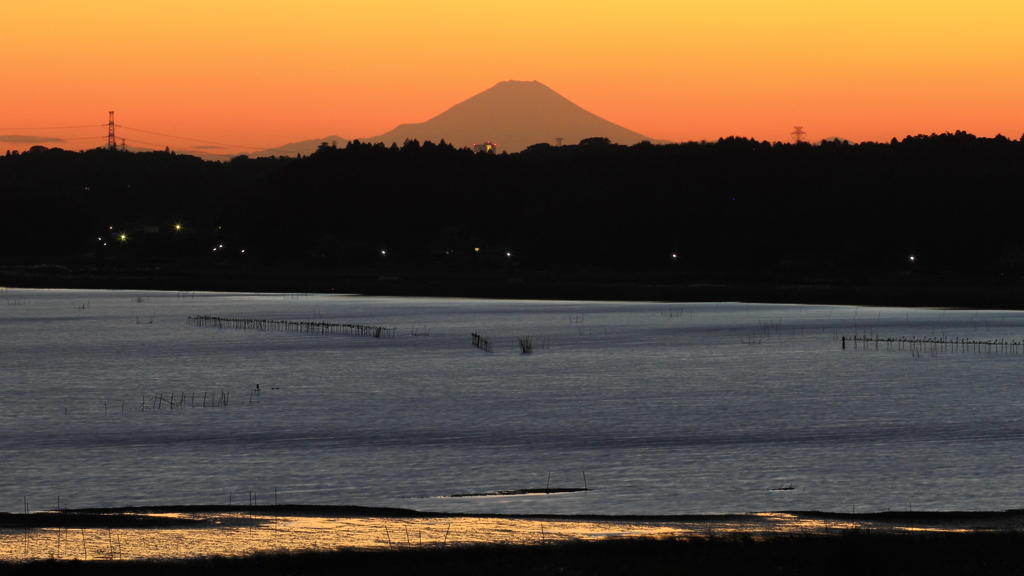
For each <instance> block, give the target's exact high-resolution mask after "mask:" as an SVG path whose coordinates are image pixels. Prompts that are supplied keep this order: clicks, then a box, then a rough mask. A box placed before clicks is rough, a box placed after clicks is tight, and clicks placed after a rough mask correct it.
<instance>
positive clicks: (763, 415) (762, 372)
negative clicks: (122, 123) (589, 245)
mask: <svg viewBox="0 0 1024 576" xmlns="http://www.w3.org/2000/svg"><path fill="white" fill-rule="evenodd" d="M202 315H205V316H215V317H222V318H235V319H254V320H255V319H258V320H268V321H271V320H275V321H296V322H322V323H334V324H353V325H370V326H383V327H387V328H395V330H394V333H393V336H392V337H379V338H378V337H372V336H358V335H348V334H319V333H317V334H311V333H302V332H282V331H271V330H266V331H264V330H252V329H248V330H243V329H231V328H215V327H206V326H196V325H193V324H190V323H189V322H188V319H189V318H190V317H195V316H202ZM473 333H478V334H480V335H481V336H482V337H483V338H486V339H487V340H488V341H489V342H490V343H491V345H492V346H493V350H492V351H491V352H485V351H484V350H482V349H480V348H478V347H475V346H474V345H473V342H472V334H473ZM854 334H859V335H861V336H868V337H874V336H881V337H886V338H890V337H891V338H917V339H936V338H945V339H947V340H956V339H968V340H971V341H997V340H998V341H1004V340H1005V341H1007V342H1009V341H1016V342H1018V343H1019V342H1020V341H1021V340H1022V339H1024V313H1021V312H1011V311H988V310H935V309H905V308H873V307H854V306H801V305H764V304H745V303H699V304H667V303H620V302H616V303H603V302H552V301H494V300H467V299H437V298H429V299H428V298H380V297H361V296H344V295H300V294H291V295H281V294H274V295H269V294H265V295H261V294H217V293H192V292H189V293H175V292H145V291H130V292H118V291H85V290H22V289H2V290H0V511H7V512H20V511H22V510H23V509H24V508H25V506H26V505H27V506H28V508H29V509H30V510H45V509H53V508H55V507H56V506H57V500H58V497H59V498H60V503H61V506H64V505H67V506H69V507H71V508H83V507H94V506H140V505H157V504H161V505H173V504H227V503H228V502H229V501H230V502H231V503H234V504H239V503H241V504H246V503H248V502H249V501H250V498H251V497H252V496H251V495H252V494H253V493H255V498H256V501H257V502H258V503H259V504H272V503H273V502H274V499H275V497H276V498H277V501H278V502H280V503H289V504H339V505H340V504H356V505H370V506H396V507H404V508H414V509H418V510H427V511H455V512H471V513H541V514H542V513H559V514H690V513H729V512H754V511H769V510H826V511H853V510H856V511H857V512H871V511H884V510H888V509H893V510H906V509H909V508H913V509H914V510H1003V509H1008V508H1014V507H1020V505H1021V495H1022V494H1021V493H1022V488H1024V482H1022V480H1024V462H1022V458H1021V455H1022V452H1024V449H1022V440H1024V422H1022V414H1024V383H1022V373H1024V371H1022V368H1024V354H1022V353H1021V347H1020V346H989V345H986V346H981V345H976V344H969V345H964V344H956V345H944V346H936V345H932V344H922V345H915V346H913V347H911V346H910V345H905V344H889V343H886V342H882V343H875V342H867V343H864V342H858V343H857V349H854V348H853V342H852V341H848V342H847V343H846V348H845V349H843V343H842V340H841V338H842V337H843V336H846V337H847V338H851V337H852V336H853V335H854ZM527 336H529V337H530V339H531V341H532V347H533V349H532V353H530V354H523V353H521V348H520V345H519V341H518V338H521V337H527ZM257 389H258V391H257ZM172 406H173V407H172ZM548 486H549V487H551V488H582V487H584V486H586V487H587V488H590V490H589V491H586V492H574V493H565V494H540V495H512V496H500V495H494V496H473V497H457V498H452V497H449V496H452V495H456V494H487V493H491V492H498V491H503V490H518V489H527V488H545V487H548ZM790 487H792V489H791V490H777V489H778V488H790ZM773 489H775V490H773ZM275 492H276V496H275Z"/></svg>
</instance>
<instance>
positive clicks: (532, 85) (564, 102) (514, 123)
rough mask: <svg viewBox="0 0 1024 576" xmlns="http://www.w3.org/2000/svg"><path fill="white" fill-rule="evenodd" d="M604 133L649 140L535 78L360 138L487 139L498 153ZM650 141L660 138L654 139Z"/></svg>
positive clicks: (462, 142) (618, 139) (624, 140)
mask: <svg viewBox="0 0 1024 576" xmlns="http://www.w3.org/2000/svg"><path fill="white" fill-rule="evenodd" d="M593 137H604V138H608V139H610V140H611V141H612V142H614V143H616V144H636V143H638V142H641V141H643V140H651V139H650V138H648V137H647V136H644V135H643V134H640V133H637V132H633V131H632V130H629V129H626V128H623V127H622V126H619V125H618V124H613V123H612V122H609V121H607V120H605V119H604V118H601V117H600V116H597V115H595V114H592V113H590V112H587V111H586V110H584V109H583V108H580V107H579V106H577V105H576V104H573V103H572V102H570V101H569V100H568V99H566V98H565V97H563V96H561V95H560V94H558V93H557V92H555V91H554V90H552V89H551V88H548V87H547V86H545V85H543V84H541V83H540V82H537V81H532V82H522V81H516V80H508V81H506V82H499V83H497V84H495V85H494V87H493V88H490V89H489V90H485V91H484V92H481V93H480V94H477V95H476V96H473V97H472V98H470V99H468V100H465V101H463V102H460V103H458V104H456V105H455V106H452V107H451V108H449V109H448V110H446V111H445V112H443V113H441V114H439V115H437V116H435V117H433V118H431V119H430V120H427V121H426V122H421V123H418V124H401V125H399V126H398V127H397V128H395V129H394V130H391V131H390V132H386V133H384V134H381V135H380V136H375V137H373V138H367V139H365V140H363V141H364V142H371V143H376V142H383V143H384V144H386V145H391V143H392V142H396V143H398V145H399V146H401V145H402V143H403V142H405V141H406V140H419V141H420V142H424V141H426V140H430V141H432V142H435V143H437V142H439V141H440V140H442V139H443V140H444V141H445V142H447V143H449V144H452V145H453V146H455V147H456V148H462V147H465V146H470V145H472V144H474V143H482V142H485V141H488V140H489V141H491V142H495V143H497V144H498V151H499V152H510V153H511V152H519V151H521V150H523V149H524V148H526V147H527V146H530V145H531V144H538V143H541V142H546V143H548V144H555V138H562V139H563V140H562V144H577V143H579V141H580V140H583V139H584V138H593ZM652 142H654V143H656V144H657V143H664V142H660V141H654V140H652Z"/></svg>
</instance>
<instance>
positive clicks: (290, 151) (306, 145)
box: [247, 136, 348, 158]
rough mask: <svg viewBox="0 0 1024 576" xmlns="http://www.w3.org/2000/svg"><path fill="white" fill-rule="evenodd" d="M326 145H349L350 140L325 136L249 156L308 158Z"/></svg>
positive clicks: (260, 151) (253, 153) (250, 153)
mask: <svg viewBox="0 0 1024 576" xmlns="http://www.w3.org/2000/svg"><path fill="white" fill-rule="evenodd" d="M324 143H326V144H327V145H328V146H330V145H332V144H335V143H337V145H338V146H339V147H341V146H344V145H345V144H348V140H346V139H345V138H342V137H341V136H325V137H323V138H317V139H313V140H303V141H302V142H292V143H290V144H285V145H283V146H278V147H276V148H268V149H267V150H259V151H257V152H249V153H247V154H248V156H251V157H253V158H265V157H267V156H296V155H298V154H302V155H303V156H308V155H310V154H312V153H313V152H316V149H317V148H318V147H319V146H320V145H321V144H324Z"/></svg>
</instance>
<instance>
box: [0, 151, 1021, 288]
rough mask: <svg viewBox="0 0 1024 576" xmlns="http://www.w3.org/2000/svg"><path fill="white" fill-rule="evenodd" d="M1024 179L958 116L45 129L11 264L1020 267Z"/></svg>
mask: <svg viewBox="0 0 1024 576" xmlns="http://www.w3.org/2000/svg"><path fill="white" fill-rule="evenodd" d="M1022 188H1024V142H1022V141H1020V140H1010V139H1008V138H1005V137H1002V136H997V137H995V138H978V137H975V136H973V135H971V134H968V133H966V132H959V131H958V132H956V133H946V134H933V135H930V136H913V137H907V138H904V139H903V140H899V141H897V140H896V139H893V140H892V141H891V142H888V143H861V144H851V143H847V142H844V141H823V142H821V143H820V144H817V145H811V144H806V143H796V144H791V143H774V144H773V143H769V142H758V141H755V140H751V139H746V138H725V139H720V140H718V141H715V142H689V143H682V144H668V145H654V144H650V143H646V142H644V143H640V144H636V145H632V146H622V145H616V144H612V143H610V142H609V141H608V140H607V139H604V138H590V139H586V140H583V141H582V142H580V144H579V145H572V146H561V147H555V146H550V145H547V144H536V145H533V146H530V147H528V148H526V149H525V150H524V151H522V152H521V153H516V154H497V155H493V154H476V153H474V152H472V151H470V150H467V149H456V148H454V147H452V146H450V145H448V144H446V143H444V141H442V142H440V143H437V144H434V143H432V142H425V143H422V144H421V143H419V142H417V141H407V142H406V143H405V144H404V145H402V146H397V145H391V146H384V145H383V144H367V143H360V142H358V141H354V142H349V143H348V144H347V145H346V146H344V147H335V146H328V145H326V144H325V145H322V146H321V147H320V148H319V149H318V150H317V151H316V152H315V153H313V154H311V155H309V156H306V157H299V158H248V157H245V156H239V157H236V158H235V159H233V160H232V161H230V162H223V163H219V162H208V161H203V160H200V159H198V158H194V157H191V156H185V155H176V154H174V153H167V152H147V153H130V152H120V151H112V150H106V149H96V150H89V151H85V152H70V151H64V150H60V149H44V148H41V147H37V148H35V149H34V150H32V151H29V152H25V153H22V154H17V153H8V154H7V155H6V156H3V157H0V201H2V205H3V207H4V209H3V210H2V211H0V247H2V248H0V264H5V265H31V264H60V265H64V266H87V267H90V268H95V269H97V270H103V269H105V268H111V267H124V266H133V267H136V268H138V267H147V266H148V267H151V266H160V265H163V266H172V265H174V264H176V263H177V264H181V263H203V264H216V265H217V266H220V267H232V266H245V267H248V268H251V269H263V268H266V269H273V268H275V267H281V266H290V267H301V268H308V269H311V270H360V269H363V270H370V271H374V272H373V273H374V274H376V272H375V271H376V270H380V269H393V270H400V271H420V272H429V273H438V274H446V273H454V272H458V271H480V270H484V271H486V270H491V271H500V272H503V273H511V272H514V273H517V274H521V275H522V274H535V275H543V274H546V273H551V274H571V273H576V272H586V273H589V274H598V275H606V276H607V277H609V278H615V277H622V278H625V277H631V275H635V274H638V273H646V272H650V271H656V272H657V273H658V274H660V275H661V277H667V278H671V277H673V276H678V277H688V278H694V277H698V276H700V275H701V274H734V275H738V276H743V277H769V276H771V275H779V274H781V275H793V276H795V277H796V276H799V277H807V276H822V277H836V276H844V277H853V278H857V277H863V276H878V275H899V274H916V275H929V274H931V275H941V274H958V275H974V276H987V275H999V276H1005V275H1011V276H1015V275H1019V274H1020V272H1021V269H1022V266H1024V239H1022V238H1021V237H1020V234H1019V226H1018V225H1017V221H1018V218H1019V214H1020V213H1021V211H1022V208H1024V194H1022V191H1024V190H1022ZM176 226H180V227H181V228H180V229H176ZM122 234H123V235H124V236H123V238H122ZM243 250H244V252H243ZM911 256H913V257H914V258H913V260H911V259H910V257H911Z"/></svg>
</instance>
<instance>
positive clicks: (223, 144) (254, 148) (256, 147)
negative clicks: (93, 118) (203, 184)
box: [103, 124, 262, 150]
mask: <svg viewBox="0 0 1024 576" xmlns="http://www.w3.org/2000/svg"><path fill="white" fill-rule="evenodd" d="M103 126H105V124H103ZM117 127H118V128H123V129H125V130H134V131H136V132H145V133H146V134H153V135H155V136H164V137H167V138H177V139H178V140H189V141H192V142H202V143H203V144H215V145H217V146H232V147H235V148H249V149H252V150H259V149H260V148H262V146H244V145H242V144H225V143H224V142H211V141H210V140H200V139H198V138H186V137H185V136H175V135H173V134H163V133H160V132H151V131H149V130H143V129H141V128H132V127H131V126H124V125H122V124H118V125H117Z"/></svg>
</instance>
